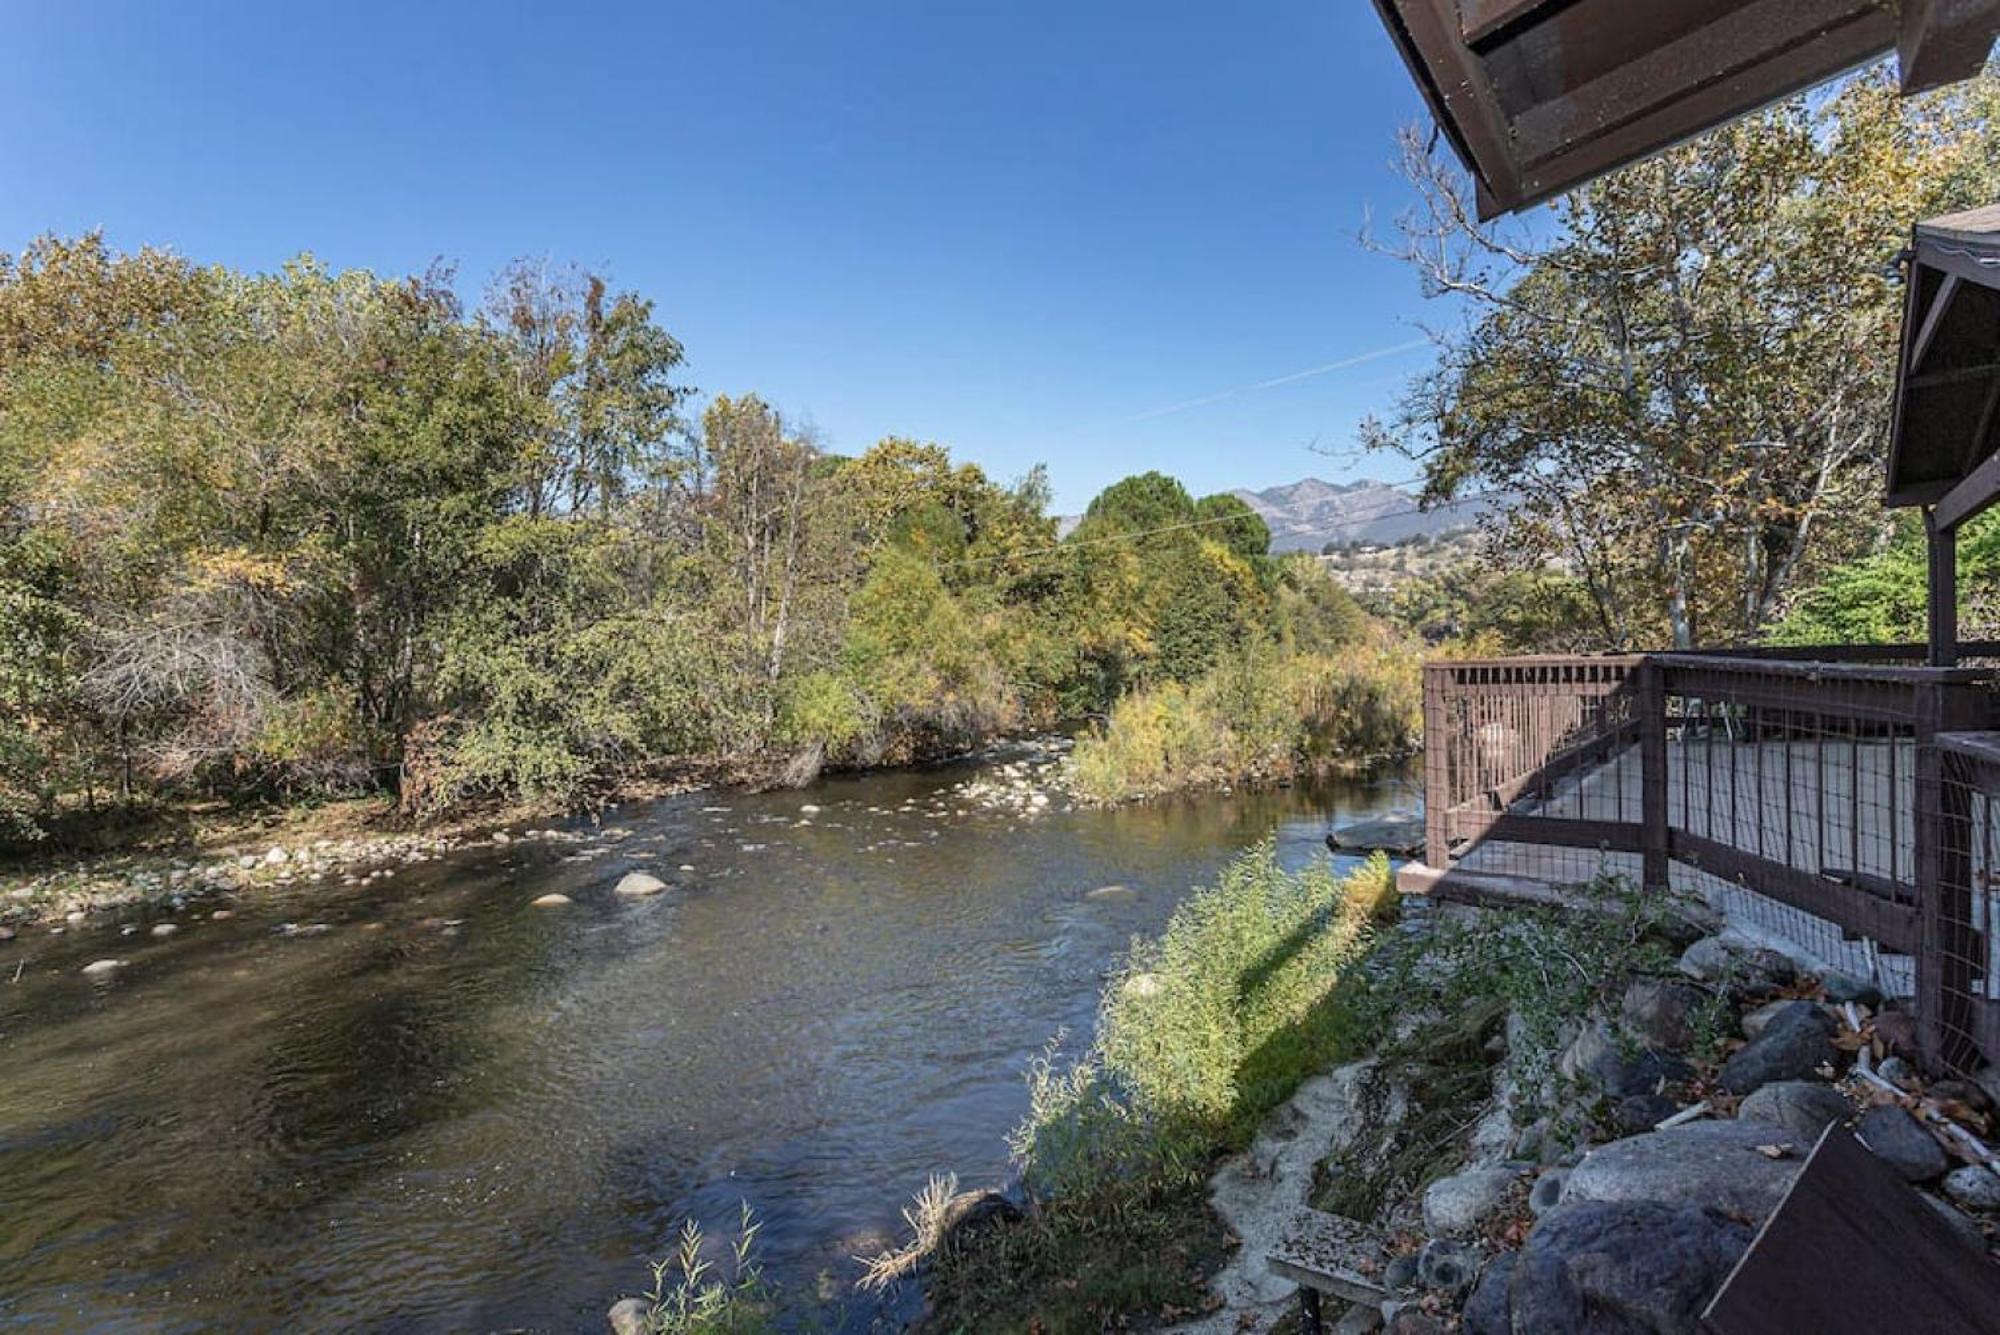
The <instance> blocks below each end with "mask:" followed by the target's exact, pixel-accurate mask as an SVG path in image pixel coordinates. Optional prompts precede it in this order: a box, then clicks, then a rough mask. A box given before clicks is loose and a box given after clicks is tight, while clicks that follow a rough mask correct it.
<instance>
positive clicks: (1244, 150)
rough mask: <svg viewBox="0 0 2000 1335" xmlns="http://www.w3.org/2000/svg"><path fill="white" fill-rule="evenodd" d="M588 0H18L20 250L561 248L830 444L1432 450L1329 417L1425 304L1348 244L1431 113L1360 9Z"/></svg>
mask: <svg viewBox="0 0 2000 1335" xmlns="http://www.w3.org/2000/svg"><path fill="white" fill-rule="evenodd" d="M585 8H586V7H584V6H559V5H551V4H535V5H518V6H516V5H508V4H496V3H482V4H479V5H471V4H463V5H449V4H436V5H431V4H421V3H404V4H401V5H396V6H376V5H368V4H347V5H341V6H314V7H311V9H310V10H308V9H307V8H306V7H301V6H274V5H262V6H251V5H247V4H246V5H243V6H240V7H226V6H216V5H200V4H180V5H172V6H169V5H160V4H144V5H138V4H134V5H109V4H91V3H83V2H81V0H78V2H75V3H66V4H62V5H56V4H35V5H25V6H20V7H18V8H16V10H15V11H14V12H13V13H12V14H11V15H10V17H9V19H8V24H7V29H6V37H5V40H4V41H0V130H4V132H0V246H5V247H6V248H8V249H19V248H20V246H22V245H23V244H25V243H26V242H27V241H28V240H29V239H30V238H32V237H33V236H35V235H36V234H38V233H41V232H46V231H56V232H62V233H75V232H80V231H84V230H87V229H90V228H95V227H102V228H103V229H104V230H105V232H106V234H107V235H108V237H109V239H110V240H111V242H112V244H114V245H115V246H118V247H120V248H136V247H138V246H140V245H142V244H149V243H150V244H158V245H164V246H168V247H170V248H172V249H174V250H176V251H178V252H179V253H181V254H184V255H187V256H189V257H191V258H193V259H196V260H200V261H205V262H206V261H220V262H224V263H227V264H231V265H236V266H239V267H244V268H251V269H265V268H270V267H274V266H276V265H278V264H280V263H282V262H283V261H284V260H285V259H286V258H288V257H289V256H291V255H293V254H295V253H297V252H299V251H302V250H309V251H312V252H313V253H315V254H317V255H318V256H320V257H321V258H322V259H324V260H326V261H327V262H329V263H331V264H334V265H336V266H341V267H346V266H364V267H368V268H372V269H375V270H377V271H380V272H385V273H405V272H410V271H414V270H419V269H422V268H423V267H425V266H426V265H427V264H428V263H429V262H430V261H431V259H432V258H433V257H437V256H442V257H445V258H448V259H450V260H453V261H456V262H457V264H458V266H459V274H460V285H461V287H462V288H463V289H464V290H465V292H466V294H467V295H468V297H469V298H472V299H475V300H476V299H477V297H478V296H479V294H480V292H481V291H482V290H483V288H484V285H485V282H486V280H487V278H488V277H489V276H490V275H491V274H492V273H493V272H494V271H495V270H496V269H497V268H499V267H500V266H501V265H502V264H504V263H505V262H506V261H507V260H508V259H509V258H511V257H513V256H516V255H544V256H549V257H552V258H555V259H558V260H575V261H577V262H579V263H582V264H584V265H587V266H590V267H593V268H597V269H599V270H600V271H602V272H605V273H606V274H607V275H608V276H609V277H610V278H611V279H612V281H613V283H614V284H615V285H616V286H619V287H625V288H632V289H636V290H638V291H640V292H642V293H644V294H646V295H648V296H651V297H653V298H654V299H655V300H656V301H657V303H658V310H659V314H660V317H661V319H662V321H663V323H665V324H666V325H667V326H668V327H669V328H670V329H672V330H673V331H674V333H675V334H676V335H678V336H679V337H680V338H681V339H682V341H683V342H685V343H686V345H687V347H688V351H689V358H690V372H689V378H690V379H691V380H692V381H693V382H694V383H695V384H696V385H698V386H699V387H700V388H701V389H702V390H703V391H710V392H712V391H722V392H730V393H736V392H742V391H751V390H754V391H756V392H758V393H761V394H762V395H764V397H765V398H767V399H769V400H770V401H772V402H774V403H776V404H778V405H779V406H780V407H782V408H783V409H784V410H786V411H787V412H788V413H790V414H793V415H795V416H798V417H801V418H806V419H810V420H811V421H812V422H813V423H814V424H815V425H816V426H817V427H818V429H819V430H820V432H821V433H822V435H823V436H824V438H825V439H826V441H827V443H828V444H829V445H830V446H831V447H833V448H836V449H839V450H842V451H857V450H860V449H862V448H865V447H866V446H867V445H868V444H870V443H872V442H873V441H874V440H875V439H877V438H878V437H880V436H882V435H885V434H891V433H895V434H902V435H909V436H916V437H921V438H928V439H936V440H939V441H943V442H945V443H947V444H949V445H950V446H952V448H953V450H954V451H955V452H956V453H957V454H959V455H960V456H962V457H965V458H970V459H974V460H976V461H978V462H979V463H981V464H982V465H984V466H986V467H987V469H988V470H989V471H990V472H992V473H994V474H995V475H997V476H1000V477H1003V478H1007V477H1013V476H1016V475H1018V474H1019V473H1021V472H1022V471H1024V470H1025V469H1026V468H1027V467H1028V466H1029V465H1031V464H1033V463H1035V462H1037V461H1041V462H1046V463H1047V464H1048V465H1049V468H1050V472H1051V477H1052V480H1053V481H1054V483H1055V485H1056V490H1057V505H1058V508H1059V509H1065V510H1074V509H1077V508H1080V507H1081V506H1082V505H1083V503H1084V502H1086V501H1087V500H1088V499H1089V498H1090V496H1091V495H1092V494H1094V493H1095V491H1096V490H1097V489H1098V488H1099V487H1101V486H1103V485H1104V484H1105V483H1107V482H1110V481H1114V480H1116V479H1117V478H1119V477H1121V476H1124V475H1125V474H1127V473H1130V472H1135V471H1139V470H1142V469H1145V468H1162V469H1165V470H1167V471H1170V472H1173V473H1176V474H1178V475H1180V476H1181V477H1183V478H1184V479H1185V480H1186V481H1187V482H1188V483H1189V485H1190V486H1191V487H1192V488H1193V489H1195V490H1196V491H1197V492H1205V491H1210V490H1219V489H1223V488H1226V487H1230V486H1236V485H1244V486H1252V487H1261V486H1266V485H1270V484H1273V483H1278V482H1286V481H1291V480H1294V479H1296V478H1298V477H1301V476H1304V475H1307V474H1317V475H1319V476H1324V477H1344V476H1363V475H1371V476H1377V477H1388V478H1390V479H1392V480H1395V479H1400V478H1402V477H1404V476H1407V474H1408V472H1409V467H1408V465H1407V464H1404V463H1402V462H1401V461H1399V460H1396V459H1392V458H1379V457H1378V458H1372V459H1363V460H1360V461H1358V462H1357V461H1353V460H1351V459H1341V460H1333V459H1328V458H1325V457H1323V456H1321V455H1319V454H1315V453H1313V452H1312V451H1311V450H1310V449H1309V448H1308V446H1309V444H1310V443H1311V442H1313V441H1315V440H1316V441H1318V442H1319V443H1320V445H1321V447H1322V448H1330V449H1336V450H1345V449H1349V448H1351V447H1352V445H1353V444H1354V434H1355V431H1354V429H1355V425H1356V423H1357V422H1358V421H1359V420H1360V418H1361V417H1362V416H1363V415H1364V414H1365V413H1367V412H1368V411H1369V410H1371V409H1380V408H1382V407H1385V406H1386V405H1387V404H1389V403H1390V402H1391V401H1392V400H1393V398H1394V396H1395V394H1396V392H1397V388H1398V385H1399V384H1400V383H1401V380H1402V378H1403V377H1404V376H1406V375H1408V374H1409V373H1411V372H1413V371H1416V370H1418V369H1421V368H1422V367H1423V366H1424V365H1425V364H1426V361H1427V357H1426V354H1425V353H1424V351H1423V350H1422V348H1421V347H1420V346H1413V345H1414V344H1415V343H1416V341H1417V340H1419V338H1420V334H1419V331H1418V330H1417V328H1416V327H1415V323H1414V322H1415V321H1416V320H1417V319H1418V318H1420V317H1421V318H1429V319H1431V320H1433V321H1435V320H1437V319H1439V318H1440V316H1441V313H1440V312H1439V311H1437V310H1435V309H1431V310H1428V311H1426V310H1425V303H1423V301H1422V300H1421V297H1420V294H1419V293H1418V291H1417V286H1416V282H1415V279H1414V277H1413V275H1411V274H1410V273H1409V272H1408V271H1407V270H1405V269H1404V268H1403V267H1402V266H1400V265H1398V264H1397V263H1395V262H1394V261H1392V260H1389V259H1386V258H1383V257H1380V256H1377V255H1373V254H1370V253H1368V252H1367V251H1366V250H1364V248H1363V247H1361V246H1360V245H1359V244H1358V243H1357V241H1356V234H1357V232H1358V231H1359V230H1360V229H1361V227H1362V225H1363V223H1364V220H1365V219H1366V218H1367V217H1368V215H1369V214H1370V212H1371V211H1372V213H1373V215H1374V217H1375V220H1376V223H1377V225H1378V227H1380V226H1386V224H1387V223H1388V222H1389V221H1390V220H1391V219H1392V218H1393V217H1394V215H1395V214H1397V213H1398V212H1400V211H1401V210H1402V208H1403V207H1404V205H1405V203H1406V202H1407V197H1406V194H1405V193H1404V191H1403V189H1402V187H1401V185H1400V183H1399V181H1398V180H1397V178H1396V176H1395V173H1394V171H1393V170H1392V165H1391V164H1392V159H1393V156H1394V145H1393V143H1392V135H1393V133H1394V131H1395V129H1396V127H1397V126H1398V125H1399V124H1401V123H1404V122H1407V121H1410V120H1412V119H1415V118H1417V117H1418V116H1419V115H1420V114H1421V111H1422V108H1421V104H1420V101H1419V99H1418V96H1417V93H1416V90H1415V88H1414V87H1413V86H1412V84H1411V83H1410V80H1409V78H1408V76H1407V74H1406V73H1405V71H1404V69H1403V66H1402V64H1401V62H1400V60H1399V59H1398V58H1397V56H1396V54H1395V52H1394V50H1393V49H1392V48H1391V46H1390V45H1389V42H1388V40H1387V38H1386V36H1385V35H1384V34H1383V32H1382V30H1381V27H1380V24H1379V23H1378V22H1377V20H1376V18H1375V16H1374V12H1373V9H1372V7H1371V6H1368V5H1366V4H1363V3H1361V2H1360V0H1286V2H1285V3H1275V2H1273V3H1252V4H1243V5H1216V4H1207V3H1202V4H1194V3H1152V4H1138V3H1129V4H1128V3H1116V4H1113V3H1094V2H1091V0H1059V2H1055V3H1027V2H1023V0H1008V2H1007V3H1001V2H1000V0H990V2H989V3H979V4H971V3H940V2H939V0H923V2H919V0H910V2H909V3H898V4H870V3H861V2H859V0H856V2H855V3H848V4H840V5H834V4H827V3H806V2H805V0H796V2H795V3H790V4H777V3H761V2H757V0H713V2H712V3H680V4H652V5H633V6H629V7H627V8H625V9H624V10H623V11H622V12H614V11H612V10H610V9H608V8H606V9H598V8H597V7H588V8H589V9H590V12H588V13H580V12H579V11H581V10H584V9H585ZM1385 349H1391V350H1392V351H1386V352H1385V351H1384V350H1385ZM1359 357H1368V358H1369V359H1368V360H1365V361H1360V362H1357V363H1355V364H1354V365H1351V366H1348V367H1346V368H1344V369H1341V370H1337V371H1330V372H1327V373H1325V374H1319V375H1311V376H1306V377H1303V378H1297V379H1291V380H1287V381H1285V382H1284V383H1279V384H1274V385H1265V387H1263V388H1256V389H1249V388H1244V387H1247V386H1253V385H1264V384H1265V382H1269V381H1273V380H1277V379H1279V378H1281V377H1287V376H1291V375H1293V374H1294V373H1297V372H1301V371H1305V370H1308V369H1311V368H1316V367H1323V366H1327V365H1329V364H1331V363H1337V362H1343V361H1346V360H1348V359H1351V358H1359ZM1239 389H1240V390H1241V392H1235V393H1230V392H1228V391H1232V390H1239ZM1191 401H1199V402H1191ZM1168 409H1172V411H1163V410H1168Z"/></svg>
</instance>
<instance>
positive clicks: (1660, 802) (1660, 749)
mask: <svg viewBox="0 0 2000 1335" xmlns="http://www.w3.org/2000/svg"><path fill="white" fill-rule="evenodd" d="M1638 675H1639V853H1640V880H1641V881H1642V882H1643V883H1644V885H1645V888H1646V889H1648V890H1665V889H1666V888H1667V881H1668V870H1667V854H1668V843H1667V673H1666V669H1665V668H1663V667H1662V666H1661V665H1660V664H1659V662H1658V661H1657V660H1655V659H1653V658H1650V657H1649V658H1646V659H1643V660H1641V661H1640V663H1639V673H1638ZM1619 817H1620V819H1623V817H1624V813H1623V812H1620V813H1619Z"/></svg>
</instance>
